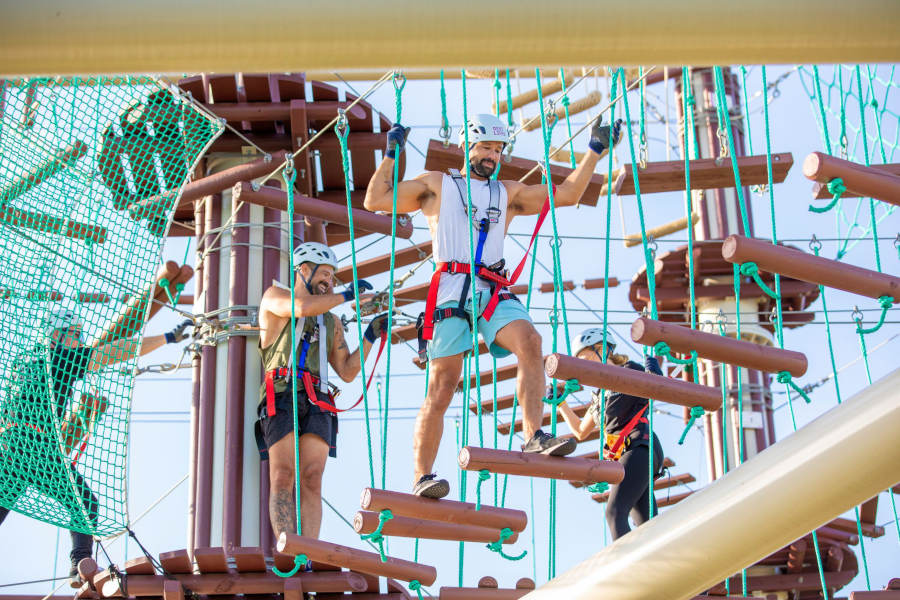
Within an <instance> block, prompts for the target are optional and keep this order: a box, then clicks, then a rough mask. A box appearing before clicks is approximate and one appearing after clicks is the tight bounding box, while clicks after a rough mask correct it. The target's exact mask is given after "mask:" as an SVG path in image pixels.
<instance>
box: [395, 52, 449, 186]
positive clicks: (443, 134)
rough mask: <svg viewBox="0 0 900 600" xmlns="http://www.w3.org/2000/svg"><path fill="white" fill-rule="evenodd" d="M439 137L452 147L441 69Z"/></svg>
mask: <svg viewBox="0 0 900 600" xmlns="http://www.w3.org/2000/svg"><path fill="white" fill-rule="evenodd" d="M438 136H440V138H441V139H442V140H444V147H447V146H449V145H450V121H449V120H448V119H447V89H446V87H445V86H444V70H443V69H441V128H440V129H439V130H438ZM395 187H396V186H395Z"/></svg>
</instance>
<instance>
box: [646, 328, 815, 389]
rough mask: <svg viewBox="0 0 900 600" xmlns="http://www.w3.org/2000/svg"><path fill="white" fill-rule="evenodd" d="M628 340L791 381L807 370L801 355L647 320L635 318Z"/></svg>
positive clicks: (807, 364)
mask: <svg viewBox="0 0 900 600" xmlns="http://www.w3.org/2000/svg"><path fill="white" fill-rule="evenodd" d="M631 339H632V340H634V341H635V342H637V343H638V344H643V345H645V346H654V345H655V344H657V343H659V342H665V343H666V344H668V346H669V348H670V349H672V350H673V351H675V352H678V353H679V354H683V355H686V356H689V355H690V354H691V351H696V352H697V355H698V356H699V357H700V358H708V359H710V360H714V361H717V362H720V363H727V364H730V365H737V366H740V367H747V368H748V369H756V370H758V371H765V372H766V373H778V372H781V371H788V372H789V373H790V374H791V375H793V376H794V377H801V376H802V375H803V374H805V373H806V369H807V367H808V366H809V363H808V361H807V360H806V355H805V354H803V353H802V352H795V351H793V350H782V349H781V348H775V347H769V346H763V345H762V344H756V343H754V342H748V341H745V340H738V339H735V338H730V337H728V336H722V335H716V334H714V333H708V332H705V331H699V330H697V329H691V328H689V327H683V326H681V325H675V324H673V323H664V322H662V321H655V320H653V319H650V318H648V317H638V319H637V320H636V321H635V322H634V323H632V324H631Z"/></svg>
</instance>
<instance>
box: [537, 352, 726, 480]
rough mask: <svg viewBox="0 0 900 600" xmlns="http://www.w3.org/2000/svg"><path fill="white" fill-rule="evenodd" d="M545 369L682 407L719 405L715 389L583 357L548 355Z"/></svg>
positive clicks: (565, 377) (550, 373) (554, 374)
mask: <svg viewBox="0 0 900 600" xmlns="http://www.w3.org/2000/svg"><path fill="white" fill-rule="evenodd" d="M544 371H545V372H546V373H547V376H548V377H555V378H556V379H562V380H568V379H577V380H578V381H579V382H580V383H581V384H582V385H589V386H592V387H598V388H603V389H607V390H612V391H614V392H623V393H626V394H631V395H633V396H638V397H639V398H653V399H655V400H661V401H663V402H669V403H671V404H679V405H681V406H702V407H703V408H704V409H706V410H716V409H717V408H718V407H719V406H721V404H722V396H721V392H720V391H719V389H718V388H713V387H709V386H705V385H699V384H696V383H690V382H687V381H681V380H680V379H672V378H670V377H664V376H660V375H654V374H652V373H644V372H641V371H634V370H632V369H629V368H627V367H619V366H616V365H607V364H602V363H598V362H593V361H589V360H582V359H580V358H574V357H572V356H567V355H565V354H551V355H550V356H548V357H547V358H546V359H545V360H544ZM572 479H574V478H572Z"/></svg>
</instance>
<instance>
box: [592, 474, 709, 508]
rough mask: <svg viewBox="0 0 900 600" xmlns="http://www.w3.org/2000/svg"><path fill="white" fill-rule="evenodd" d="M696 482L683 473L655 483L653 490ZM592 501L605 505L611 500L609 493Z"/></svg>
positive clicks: (599, 495) (593, 496)
mask: <svg viewBox="0 0 900 600" xmlns="http://www.w3.org/2000/svg"><path fill="white" fill-rule="evenodd" d="M694 481H696V479H695V478H694V476H693V475H691V474H690V473H681V474H679V475H672V476H671V477H666V478H665V479H660V480H658V481H654V482H653V490H654V491H656V490H664V489H666V488H670V487H674V486H676V485H682V484H685V483H692V482H694ZM591 500H593V501H594V502H599V503H601V504H603V503H604V502H607V501H608V500H609V492H601V493H599V494H591Z"/></svg>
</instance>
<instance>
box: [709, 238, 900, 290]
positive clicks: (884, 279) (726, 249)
mask: <svg viewBox="0 0 900 600" xmlns="http://www.w3.org/2000/svg"><path fill="white" fill-rule="evenodd" d="M722 258H724V259H725V260H727V261H728V262H730V263H737V264H742V263H746V262H754V263H756V266H757V267H758V268H759V270H760V271H768V272H770V273H780V274H782V275H786V276H788V277H791V278H793V279H799V280H801V281H808V282H810V283H816V284H819V285H824V286H825V287H830V288H835V289H839V290H844V291H845V292H850V293H851V294H859V295H860V296H867V297H869V298H876V299H877V298H881V297H882V296H890V297H892V298H893V299H894V302H895V303H897V302H900V277H894V276H893V275H888V274H887V273H879V272H877V271H872V270H870V269H863V268H862V267H857V266H854V265H849V264H847V263H843V262H840V261H837V260H831V259H829V258H823V257H821V256H813V255H811V254H807V253H806V252H801V251H800V250H795V249H794V248H786V247H784V246H776V245H775V244H772V243H770V242H767V241H765V240H759V239H756V238H748V237H744V236H742V235H730V236H728V237H727V238H726V239H725V241H724V242H723V243H722Z"/></svg>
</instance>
